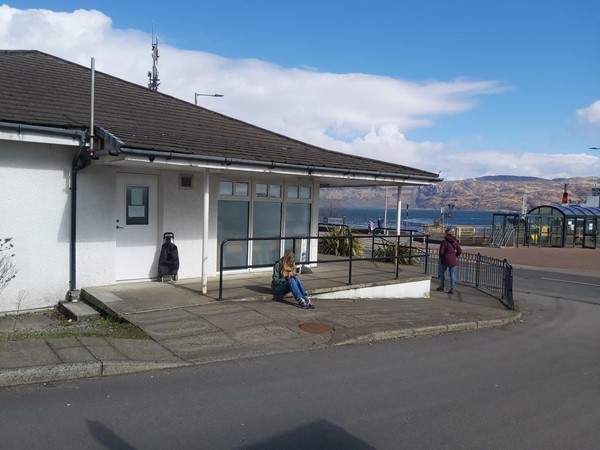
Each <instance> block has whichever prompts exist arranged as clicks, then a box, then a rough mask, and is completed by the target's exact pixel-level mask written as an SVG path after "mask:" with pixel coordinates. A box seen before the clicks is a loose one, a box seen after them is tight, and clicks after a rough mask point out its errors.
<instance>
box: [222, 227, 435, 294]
mask: <svg viewBox="0 0 600 450" xmlns="http://www.w3.org/2000/svg"><path fill="white" fill-rule="evenodd" d="M394 232H395V230H394ZM303 240H305V241H306V248H307V249H310V248H311V242H313V241H315V240H316V241H317V248H319V242H327V241H329V242H337V243H339V244H344V247H345V248H347V249H348V253H347V255H343V256H342V255H338V254H327V256H328V258H327V259H323V258H321V259H312V258H311V257H310V255H311V253H310V250H309V251H308V252H307V254H308V255H309V257H308V258H297V259H296V264H301V265H310V264H314V263H318V264H330V263H340V262H344V263H347V264H348V284H352V269H353V264H354V263H356V262H359V261H385V262H391V263H393V264H391V265H390V267H392V268H393V270H394V277H395V278H396V279H398V278H399V272H400V266H401V265H414V266H420V267H422V268H423V270H424V271H425V268H426V267H428V264H427V258H429V251H428V240H427V235H426V234H423V233H420V232H418V231H413V230H402V231H401V232H400V233H399V234H387V235H385V236H381V235H368V236H364V235H362V236H361V235H358V236H355V235H353V234H351V233H348V234H346V233H343V234H342V235H340V236H295V237H260V238H228V239H224V240H223V241H222V242H221V245H220V249H219V250H220V252H219V300H221V299H222V297H223V276H224V272H225V271H228V270H247V269H255V268H265V267H272V266H273V264H274V263H275V261H274V260H273V261H270V262H268V263H259V264H248V263H242V264H226V263H225V256H224V255H225V254H226V252H225V250H226V248H227V246H228V245H235V243H240V242H242V243H246V244H245V246H242V247H243V248H244V249H245V251H246V252H250V245H248V244H249V243H251V242H258V241H271V242H278V243H279V244H281V241H287V242H291V247H289V246H287V245H286V247H287V248H289V249H291V250H292V251H293V252H294V253H295V254H296V255H298V251H297V249H298V248H300V245H299V243H300V242H302V241H303ZM355 241H361V242H367V244H368V245H367V246H369V247H370V252H369V253H370V256H364V255H366V254H369V253H367V252H366V251H364V253H363V255H360V256H359V255H356V254H354V252H353V250H352V249H354V243H355ZM417 246H419V247H417ZM279 248H281V245H279ZM318 253H319V252H318V251H317V254H318Z"/></svg>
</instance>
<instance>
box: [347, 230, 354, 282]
mask: <svg viewBox="0 0 600 450" xmlns="http://www.w3.org/2000/svg"><path fill="white" fill-rule="evenodd" d="M353 239H354V236H352V234H350V249H349V251H348V254H349V255H350V259H349V260H348V284H352V249H353V248H354V241H353Z"/></svg>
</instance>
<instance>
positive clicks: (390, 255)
mask: <svg viewBox="0 0 600 450" xmlns="http://www.w3.org/2000/svg"><path fill="white" fill-rule="evenodd" d="M409 254H410V247H409V246H408V245H400V246H399V247H398V256H408V255H409ZM413 254H414V252H413ZM373 256H374V257H377V258H383V259H381V260H380V261H383V262H394V257H395V256H396V243H395V242H386V241H384V242H383V243H381V244H378V246H377V248H375V250H374V251H373ZM398 262H399V263H400V264H403V265H406V266H408V265H410V266H416V265H418V264H419V258H402V259H398Z"/></svg>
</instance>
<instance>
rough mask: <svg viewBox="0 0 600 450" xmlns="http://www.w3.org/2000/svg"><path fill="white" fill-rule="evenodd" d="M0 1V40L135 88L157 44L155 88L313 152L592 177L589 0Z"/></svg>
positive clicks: (460, 174)
mask: <svg viewBox="0 0 600 450" xmlns="http://www.w3.org/2000/svg"><path fill="white" fill-rule="evenodd" d="M1 2H2V0H0V49H20V50H30V49H35V50H40V51H43V52H46V53H49V54H52V55H55V56H58V57H60V58H64V59H67V60H69V61H73V62H75V63H78V64H81V65H84V66H86V67H90V60H91V58H94V60H95V67H96V70H99V71H102V72H105V73H108V74H111V75H114V76H117V77H119V78H123V79H125V80H128V81H131V82H133V83H136V84H140V85H142V86H147V85H148V71H149V70H151V69H152V63H153V61H152V51H151V46H152V42H153V39H158V44H159V50H160V57H159V59H158V72H159V79H160V86H159V88H158V90H159V91H160V92H162V93H165V94H168V95H172V96H174V97H177V98H180V99H182V100H185V101H189V102H191V103H194V102H195V100H196V99H197V102H198V105H200V106H203V107H205V108H208V109H211V110H214V111H217V112H219V113H222V114H225V115H228V116H231V117H234V118H237V119H240V120H243V121H246V122H249V123H252V124H254V125H258V126H260V127H263V128H266V129H269V130H272V131H275V132H277V133H281V134H284V135H287V136H290V137H293V138H295V139H299V140H301V141H303V142H307V143H310V144H313V145H318V146H321V147H324V148H327V149H331V150H337V151H341V152H345V153H349V154H354V155H360V156H366V157H370V158H375V159H379V160H383V161H389V162H392V163H396V164H403V165H407V166H410V167H415V168H418V169H423V170H427V171H430V172H434V173H439V174H440V176H441V177H442V178H444V179H446V180H460V179H468V178H475V177H481V176H488V175H515V176H536V177H543V178H550V179H552V178H563V177H580V176H594V177H599V179H600V150H594V149H591V148H590V147H600V58H599V56H600V31H599V29H598V18H599V17H600V2H598V1H597V0H568V1H567V0H564V1H563V0H526V1H523V0H503V1H497V0H453V1H447V0H369V1H366V0H362V1H359V0H302V1H299V0H296V1H294V0H289V1H281V0H219V1H214V0H213V1H203V0H195V1H180V0H170V1H168V2H167V1H163V2H158V1H154V0H147V1H145V2H128V1H123V0H120V1H112V0H107V1H100V0H96V1H86V0H81V1H54V0H44V1H10V2H5V3H1ZM195 93H199V94H213V93H218V94H222V95H223V97H210V96H205V95H201V96H198V97H196V96H195ZM0 101H1V99H0Z"/></svg>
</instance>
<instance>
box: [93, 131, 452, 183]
mask: <svg viewBox="0 0 600 450" xmlns="http://www.w3.org/2000/svg"><path fill="white" fill-rule="evenodd" d="M95 129H96V135H97V136H99V137H100V138H101V139H102V140H103V141H104V142H105V148H104V151H106V152H107V153H108V154H109V155H111V156H118V155H120V154H122V155H133V156H143V157H147V158H148V159H149V160H150V161H151V162H152V161H154V159H155V158H162V159H165V160H167V161H168V160H171V159H176V160H183V161H186V160H187V161H195V162H205V163H212V164H218V165H221V166H226V167H227V166H231V165H234V164H235V165H238V166H248V167H260V168H262V169H265V170H275V169H286V170H299V171H302V172H306V173H307V174H308V175H313V174H315V173H319V174H321V175H327V174H338V175H342V176H347V177H349V176H366V177H371V178H373V179H375V180H377V178H380V177H381V178H400V179H402V180H403V181H409V180H415V181H419V182H429V183H435V182H439V181H442V180H443V179H442V178H439V177H435V176H434V177H429V176H425V175H411V174H404V175H402V174H398V173H393V172H375V171H371V170H360V169H337V168H319V167H314V166H307V165H301V164H289V163H277V162H275V161H254V160H247V159H239V158H228V157H226V156H208V155H196V154H186V153H178V152H172V151H171V152H166V151H159V150H146V149H140V148H125V147H124V145H125V143H124V142H123V141H121V140H120V139H119V138H117V137H116V136H115V135H114V134H112V133H110V132H108V131H107V130H105V129H104V128H101V127H98V126H96V127H95ZM97 153H98V152H97Z"/></svg>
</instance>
